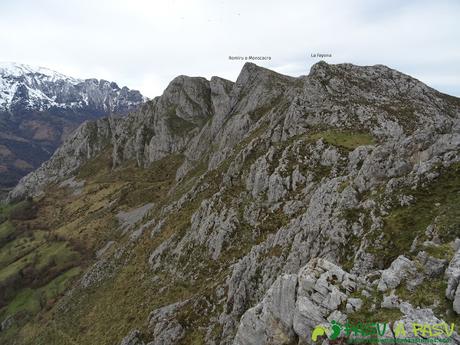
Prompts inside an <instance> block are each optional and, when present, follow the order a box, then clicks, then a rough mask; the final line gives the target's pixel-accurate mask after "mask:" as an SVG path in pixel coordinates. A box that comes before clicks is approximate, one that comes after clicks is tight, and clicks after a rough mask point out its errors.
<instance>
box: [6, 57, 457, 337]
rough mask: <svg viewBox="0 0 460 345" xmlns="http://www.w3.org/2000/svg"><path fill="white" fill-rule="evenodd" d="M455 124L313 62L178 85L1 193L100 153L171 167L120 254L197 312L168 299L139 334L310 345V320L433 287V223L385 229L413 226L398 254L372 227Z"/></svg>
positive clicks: (409, 82) (409, 201)
mask: <svg viewBox="0 0 460 345" xmlns="http://www.w3.org/2000/svg"><path fill="white" fill-rule="evenodd" d="M459 114H460V108H459V105H458V103H457V102H455V101H453V100H451V99H450V98H448V97H447V96H445V95H442V94H439V93H437V92H436V91H434V90H432V89H430V88H428V87H426V86H425V85H423V84H421V83H420V82H418V81H416V80H415V79H412V78H410V77H409V76H406V75H404V74H402V73H399V72H397V71H394V70H391V69H389V68H387V67H385V66H370V67H356V66H352V65H348V64H345V65H327V64H325V63H319V64H317V65H315V66H314V67H313V68H312V71H311V73H310V75H308V76H303V77H299V78H291V77H286V76H282V75H279V74H276V73H274V72H271V71H269V70H266V69H263V68H260V67H257V66H255V65H253V64H247V65H245V67H244V68H243V70H242V72H241V74H240V76H239V77H238V79H237V81H236V83H232V82H229V81H225V80H222V79H220V78H213V79H211V81H209V82H208V81H206V80H204V79H202V78H188V77H179V78H177V79H176V80H174V81H173V82H172V83H171V85H170V87H168V89H167V90H166V91H165V94H164V95H163V96H161V97H159V98H156V99H155V100H153V101H151V102H148V103H147V104H146V105H145V106H144V107H143V108H142V109H141V110H140V111H138V112H137V113H134V114H131V115H130V116H128V117H127V118H125V119H108V120H106V121H105V122H101V123H100V124H98V125H97V126H100V127H101V133H107V135H106V138H107V141H108V144H107V146H103V145H98V144H97V141H94V143H95V145H93V144H92V143H93V141H90V140H89V138H90V137H91V136H90V135H89V133H88V135H82V136H81V138H80V137H79V138H80V139H81V140H80V141H79V140H75V142H69V144H68V147H67V148H65V149H64V148H62V152H67V154H68V155H69V156H72V155H73V152H80V151H79V150H80V149H79V148H80V147H81V148H82V149H81V150H82V152H84V153H85V154H84V155H82V158H81V159H80V160H79V161H74V160H73V159H71V158H69V159H68V161H64V162H59V158H60V157H61V158H62V159H64V160H65V157H64V155H62V156H56V157H54V158H53V159H52V160H51V161H50V162H49V163H47V165H46V166H44V167H43V168H42V169H41V170H38V171H37V172H36V173H35V174H32V175H29V176H28V177H27V178H25V179H24V180H23V181H22V183H21V184H20V185H19V186H18V187H17V188H16V190H15V191H14V192H13V193H12V195H17V196H20V195H24V193H26V194H27V193H31V194H34V193H37V192H39V191H40V188H42V187H43V186H45V185H46V183H48V181H59V180H60V179H61V178H63V179H64V178H65V179H67V178H69V176H68V175H69V174H70V175H72V174H73V172H72V171H77V170H78V166H79V165H81V164H84V162H86V161H87V159H90V160H91V159H93V157H94V155H95V154H97V152H101V150H104V147H105V149H107V150H109V151H110V153H111V156H112V164H113V168H114V169H116V168H117V167H118V166H123V164H125V163H126V162H127V161H129V160H133V161H135V162H136V163H137V164H138V165H139V166H142V167H146V168H147V167H148V166H149V165H150V164H154V163H158V162H159V160H160V161H161V160H162V159H170V158H172V157H173V156H172V155H174V158H178V157H179V158H178V159H179V164H178V165H180V168H179V169H177V171H175V175H174V172H173V176H175V180H176V184H175V185H174V186H173V187H171V189H170V190H169V191H168V196H174V197H171V198H170V199H168V201H167V202H164V203H163V204H161V202H162V201H159V203H158V204H157V203H155V207H154V208H152V209H151V212H149V213H148V214H145V217H143V218H142V219H137V218H136V219H137V220H136V222H137V223H136V229H137V230H136V231H135V232H133V233H132V234H130V236H131V235H133V236H134V239H133V240H132V241H131V239H132V238H130V239H128V238H126V242H128V243H129V244H130V246H132V247H129V248H128V249H126V253H127V254H126V255H127V256H129V253H132V252H134V250H135V248H136V243H139V241H145V242H142V245H143V248H147V249H148V253H147V255H146V257H147V256H148V264H149V272H147V273H146V275H150V278H149V279H151V281H150V280H149V284H150V283H151V284H153V286H155V289H157V288H158V289H157V290H158V291H159V292H158V293H165V294H167V292H168V289H172V288H173V287H175V284H176V283H178V282H179V283H186V284H191V286H192V287H193V289H195V288H196V290H193V291H194V294H193V295H191V296H189V297H190V303H195V302H197V301H203V300H204V301H205V302H203V304H204V305H205V307H203V309H200V310H199V311H196V314H193V313H192V314H193V315H194V316H193V318H194V319H192V320H186V321H187V322H184V320H183V319H182V318H181V317H179V316H184V314H187V315H189V314H190V313H191V312H190V310H189V309H187V308H188V307H187V306H186V305H184V304H182V303H181V302H180V301H177V300H173V299H174V298H172V297H171V299H172V300H168V301H167V302H166V303H165V304H167V306H166V307H164V308H166V309H162V308H160V309H159V310H156V311H155V312H154V313H153V315H159V316H155V317H153V318H152V320H154V322H151V326H150V327H149V330H148V334H146V336H147V338H148V339H150V338H152V339H159V340H158V344H160V343H161V341H162V342H164V343H168V344H176V343H180V342H183V341H185V340H184V339H188V338H186V337H187V335H190V334H191V333H194V335H196V333H200V334H199V335H201V336H202V337H201V338H199V337H198V338H197V339H200V341H201V342H204V343H205V344H207V345H229V344H233V343H234V344H238V345H240V344H267V345H268V344H291V343H292V344H309V343H310V336H311V331H312V328H313V327H315V326H316V325H318V324H321V323H329V322H330V321H331V320H336V321H340V322H343V321H344V320H346V319H347V317H348V315H351V314H353V313H355V312H358V311H359V310H362V308H369V306H368V304H369V303H367V302H369V301H370V302H371V303H370V304H371V305H372V303H373V304H374V308H384V309H388V310H393V311H395V310H400V309H401V308H402V306H403V304H404V302H406V301H404V300H403V299H402V298H401V297H400V296H398V295H397V294H396V293H395V291H393V290H395V289H397V288H398V287H400V288H407V289H408V290H409V291H414V290H415V289H417V288H419V287H420V286H421V283H422V282H423V281H427V280H428V279H441V278H440V277H442V275H443V274H444V269H445V266H446V264H447V261H445V260H444V259H440V258H435V257H432V256H430V255H428V254H427V253H425V254H423V253H422V251H423V250H425V249H426V248H425V242H430V241H433V243H435V242H440V236H436V234H435V232H436V231H435V230H436V228H437V226H436V221H435V219H433V220H431V219H430V222H432V223H433V226H432V227H433V229H432V230H430V231H428V232H427V233H428V234H426V233H425V229H422V231H420V230H417V229H412V228H411V229H396V230H401V231H406V230H408V231H409V230H410V231H412V230H413V231H414V232H415V231H418V232H417V234H416V235H415V234H414V236H411V234H412V233H410V232H405V233H404V234H406V235H407V236H406V237H407V238H404V240H405V243H404V246H405V247H403V246H401V247H398V248H406V247H407V251H406V250H405V249H404V250H400V252H399V251H397V250H396V249H394V248H393V247H396V246H391V245H389V244H388V243H390V244H391V240H393V238H391V236H394V237H397V236H398V231H393V232H391V233H390V239H388V237H389V234H388V229H386V226H387V220H388V216H389V215H390V213H391V212H392V210H394V209H398V210H399V209H401V208H404V207H410V206H412V205H414V204H415V203H416V202H417V201H419V200H418V195H417V194H416V192H417V191H419V190H420V189H423V188H426V187H427V186H432V185H434V186H436V183H437V181H439V179H440V178H441V177H442V176H443V174H446V173H448V172H449V170H450V169H453V168H455V166H456V165H457V164H458V162H459V161H460V156H459V152H458V150H459V148H460V121H459ZM104 128H105V131H104V130H103V129H104ZM81 131H82V132H84V131H85V130H84V129H83V128H82V129H81ZM101 137H102V136H101ZM88 143H89V144H88ZM70 144H71V145H70ZM83 148H86V149H84V150H83ZM88 152H90V157H89V158H85V157H88V155H87V153H88ZM160 163H161V162H160ZM74 167H75V168H74ZM73 169H74V170H73ZM181 183H183V184H181ZM35 185H37V186H38V187H37V188H35ZM26 186H30V187H27V188H26ZM178 191H181V192H180V193H179V195H177V194H176V193H178ZM14 193H16V194H14ZM141 206H142V205H138V206H137V207H141ZM137 207H136V208H134V209H137ZM177 219H180V220H181V221H180V225H177V222H176V221H177ZM144 225H145V226H146V227H144ZM141 229H142V231H141ZM144 229H147V230H151V231H149V233H150V235H149V236H142V232H143V231H144ZM138 230H139V232H137V231H138ZM385 231H387V233H385ZM134 234H135V235H134ZM147 237H148V239H146V238H147ZM122 240H124V239H122ZM411 242H412V245H411ZM428 245H431V244H430V243H428ZM435 245H438V244H436V243H435ZM440 245H441V243H440ZM443 245H444V244H443ZM389 247H391V249H390V251H389V250H388V248H389ZM130 248H132V249H130ZM393 249H394V251H393ZM431 249H433V248H432V247H431ZM398 250H399V249H398ZM130 251H131V252H130ZM427 252H428V250H427ZM409 255H410V256H409ZM104 257H109V254H107V255H103V257H102V258H101V259H100V260H103V259H104ZM409 257H410V258H411V259H409ZM146 260H147V259H146ZM455 265H456V264H455V260H454V261H453V262H451V264H450V271H449V272H452V273H449V274H447V279H448V280H449V281H450V283H449V286H450V290H449V296H452V300H454V296H455V293H456V291H457V285H458V282H457V283H456V280H455V279H456V278H452V277H455V276H456V275H455V274H454V273H453V272H455V270H456V268H455V267H456V266H455ZM345 267H346V270H345ZM90 271H92V269H90ZM95 272H96V273H97V270H95ZM96 273H95V276H94V279H89V281H93V280H94V282H95V283H96V282H98V281H99V279H98V275H97V274H96ZM115 274H116V272H115ZM85 276H86V275H85ZM87 277H88V276H87ZM89 277H91V274H90V275H89ZM409 278H410V279H409ZM102 279H103V278H102ZM90 285H91V284H90ZM211 285H212V286H211ZM356 289H359V290H360V293H361V294H360V295H356V293H354V291H355V290H356ZM382 293H383V296H382ZM352 294H353V295H352ZM376 294H377V295H379V296H381V297H383V298H382V300H378V303H377V302H376V301H374V300H373V299H374V295H376ZM174 296H175V298H176V297H177V296H176V295H174ZM176 303H179V304H178V305H177V304H176ZM193 305H194V304H193ZM192 309H193V308H192ZM185 311H186V312H185ZM202 315H206V317H207V319H206V320H205V321H203V320H201V316H202ZM160 316H161V317H160ZM196 318H200V322H204V325H203V324H199V327H195V323H197V322H196V320H195V319H196ZM194 322H195V323H194ZM191 324H192V325H193V326H190V325H191ZM193 327H195V328H193ZM192 328H193V329H192ZM147 338H146V339H147ZM154 341H157V340H154Z"/></svg>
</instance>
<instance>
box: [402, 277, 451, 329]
mask: <svg viewBox="0 0 460 345" xmlns="http://www.w3.org/2000/svg"><path fill="white" fill-rule="evenodd" d="M446 288H447V281H446V280H445V279H444V278H443V277H442V276H441V277H439V278H435V279H427V280H426V281H424V282H423V283H422V284H421V285H419V286H418V287H417V288H416V289H415V290H414V291H408V290H407V289H406V287H405V285H404V284H401V285H400V286H399V287H398V288H397V289H396V295H397V296H399V297H400V298H402V299H403V300H405V301H409V302H410V303H411V304H412V305H414V306H417V307H420V308H431V309H433V311H434V312H435V314H436V315H438V316H440V317H441V318H442V319H443V320H444V321H446V322H449V323H452V322H453V323H455V324H458V323H459V322H460V316H459V315H457V314H456V313H455V312H454V310H453V309H452V301H449V300H448V299H447V298H446V297H445V295H444V294H445V291H446Z"/></svg>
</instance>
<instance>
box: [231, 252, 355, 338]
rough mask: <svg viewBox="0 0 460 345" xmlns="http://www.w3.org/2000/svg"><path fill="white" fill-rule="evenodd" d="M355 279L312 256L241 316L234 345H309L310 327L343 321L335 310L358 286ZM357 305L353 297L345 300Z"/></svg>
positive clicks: (282, 277) (279, 280) (311, 329)
mask: <svg viewBox="0 0 460 345" xmlns="http://www.w3.org/2000/svg"><path fill="white" fill-rule="evenodd" d="M358 283H359V282H358V278H357V277H356V276H355V275H352V274H349V273H347V272H345V271H343V270H342V269H341V268H340V267H338V266H336V265H334V264H332V263H330V262H328V261H326V260H323V259H313V260H312V261H310V262H309V263H308V264H307V265H306V266H305V267H304V268H302V269H301V270H300V272H299V273H298V274H297V275H292V274H291V275H282V276H281V277H279V278H278V279H277V280H276V281H275V282H274V283H273V285H272V286H271V287H270V289H269V290H268V292H267V293H266V295H265V297H264V298H263V300H262V301H261V303H259V304H258V305H256V306H255V307H253V308H251V309H249V310H248V311H246V312H245V313H244V315H243V316H242V317H241V321H240V325H239V327H238V331H237V334H236V337H235V340H234V342H233V344H234V345H253V344H254V345H264V344H267V345H268V344H271V345H281V344H297V343H298V344H308V343H310V341H311V333H312V331H313V329H314V328H315V327H316V326H317V325H320V324H327V323H328V320H329V319H331V320H332V318H333V319H334V320H343V318H344V315H342V314H341V313H340V312H339V311H338V309H339V306H341V305H346V304H347V300H348V296H349V294H350V293H351V292H353V291H355V290H356V289H357V287H358ZM348 303H349V304H350V305H355V306H356V305H357V304H358V301H357V299H356V298H351V299H350V300H348Z"/></svg>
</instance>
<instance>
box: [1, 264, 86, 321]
mask: <svg viewBox="0 0 460 345" xmlns="http://www.w3.org/2000/svg"><path fill="white" fill-rule="evenodd" d="M80 272H81V269H80V268H78V267H74V268H71V269H70V270H68V271H66V272H64V273H62V274H61V275H59V276H58V277H56V278H55V279H53V280H52V281H50V282H49V283H48V284H46V285H45V286H43V287H40V288H38V289H32V288H25V289H22V290H21V291H20V292H19V293H18V294H17V295H16V296H15V297H14V299H13V300H12V301H11V302H10V303H9V304H8V306H6V307H5V308H4V309H3V310H2V311H1V313H0V315H2V316H3V317H6V316H8V315H16V314H18V313H27V314H28V315H34V314H36V313H38V312H39V311H40V310H41V309H42V307H43V306H44V304H46V303H47V302H48V301H52V300H53V299H55V298H56V297H58V296H59V295H60V294H62V293H64V292H65V291H66V289H67V288H68V287H69V284H70V282H71V281H72V279H73V278H75V277H76V276H78V275H79V274H80Z"/></svg>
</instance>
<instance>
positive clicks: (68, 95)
mask: <svg viewBox="0 0 460 345" xmlns="http://www.w3.org/2000/svg"><path fill="white" fill-rule="evenodd" d="M145 101H146V99H145V98H144V97H143V96H142V95H141V94H140V93H139V92H138V91H135V90H130V89H128V88H127V87H122V88H120V87H119V86H118V85H117V84H116V83H114V82H109V81H106V80H97V79H86V80H83V79H75V78H72V77H68V76H65V75H63V74H61V73H58V72H55V71H52V70H49V69H46V68H42V67H31V66H27V65H21V64H14V63H2V64H0V123H1V125H0V181H1V182H0V187H1V188H3V187H13V186H14V185H15V184H16V183H17V181H18V180H19V178H20V177H22V176H24V175H26V174H27V173H28V172H30V171H31V170H33V169H35V168H37V167H38V166H39V165H40V164H41V163H42V162H43V161H45V160H47V159H48V158H49V157H50V156H51V155H52V153H53V152H54V150H55V149H56V148H57V147H58V146H59V145H60V144H61V143H62V142H63V141H64V139H66V138H67V137H68V136H69V134H70V133H71V132H72V131H73V130H74V129H75V128H77V127H78V126H79V125H80V124H81V123H82V122H84V121H85V120H93V119H97V118H99V117H102V116H107V115H109V114H118V115H123V114H127V113H128V112H129V111H132V110H134V109H137V108H138V107H139V106H140V105H141V104H142V103H143V102H145Z"/></svg>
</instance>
